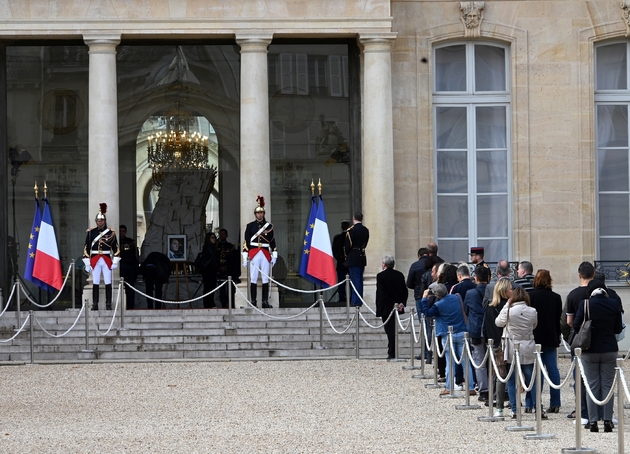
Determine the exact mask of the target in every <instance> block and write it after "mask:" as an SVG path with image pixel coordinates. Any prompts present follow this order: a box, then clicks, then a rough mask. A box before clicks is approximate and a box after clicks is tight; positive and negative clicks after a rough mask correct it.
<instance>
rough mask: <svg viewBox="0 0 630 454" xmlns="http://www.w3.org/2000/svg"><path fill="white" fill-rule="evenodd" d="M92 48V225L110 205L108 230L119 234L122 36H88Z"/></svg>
mask: <svg viewBox="0 0 630 454" xmlns="http://www.w3.org/2000/svg"><path fill="white" fill-rule="evenodd" d="M83 40H84V41H85V44H87V45H88V47H89V48H90V51H89V54H90V75H89V117H88V118H89V125H88V127H89V138H88V147H89V158H88V169H89V174H88V201H89V207H88V215H89V222H88V225H89V226H92V227H94V226H95V225H96V224H95V223H94V217H95V215H96V213H98V207H99V205H98V204H99V203H101V202H105V203H107V215H106V216H107V226H108V227H109V228H113V229H115V230H118V219H119V206H120V205H119V195H118V194H119V188H118V96H117V85H116V84H117V81H116V46H117V45H118V44H119V43H120V35H116V34H111V35H110V34H108V35H100V34H99V35H84V36H83Z"/></svg>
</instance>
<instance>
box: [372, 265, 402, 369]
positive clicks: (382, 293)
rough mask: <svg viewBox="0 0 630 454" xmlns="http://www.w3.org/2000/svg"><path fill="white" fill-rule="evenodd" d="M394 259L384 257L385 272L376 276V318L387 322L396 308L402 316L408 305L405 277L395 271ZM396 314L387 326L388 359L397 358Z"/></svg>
mask: <svg viewBox="0 0 630 454" xmlns="http://www.w3.org/2000/svg"><path fill="white" fill-rule="evenodd" d="M395 263H396V262H395V260H394V257H392V256H391V255H386V256H385V257H383V271H381V272H380V273H378V274H377V275H376V316H377V317H381V320H383V322H385V321H386V320H387V318H388V317H389V314H390V313H391V312H392V309H394V307H396V309H397V310H398V313H400V314H402V313H403V312H404V311H405V306H406V305H407V297H408V295H409V293H408V292H409V290H407V285H406V284H405V276H403V274H402V273H401V272H400V271H397V270H395V269H394V265H395ZM396 323H397V322H396V314H392V316H391V318H390V319H389V321H388V322H387V323H386V324H385V326H384V328H385V333H386V334H387V359H388V360H389V359H394V358H396V349H395V342H396Z"/></svg>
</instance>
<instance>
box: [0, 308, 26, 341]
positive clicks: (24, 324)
mask: <svg viewBox="0 0 630 454" xmlns="http://www.w3.org/2000/svg"><path fill="white" fill-rule="evenodd" d="M30 317H31V314H28V315H27V316H26V320H24V323H22V326H20V329H18V331H17V333H15V335H14V336H13V337H11V338H9V339H5V340H0V342H11V341H12V340H13V339H15V338H16V337H18V334H20V333H21V332H22V331H23V330H24V327H25V326H26V322H28V319H29V318H30Z"/></svg>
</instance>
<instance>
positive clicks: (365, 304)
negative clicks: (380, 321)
mask: <svg viewBox="0 0 630 454" xmlns="http://www.w3.org/2000/svg"><path fill="white" fill-rule="evenodd" d="M350 285H351V286H352V290H354V293H356V295H357V297H358V298H359V299H360V300H361V303H362V304H363V306H364V307H367V308H368V310H369V311H370V312H371V313H372V314H373V315H376V312H375V311H374V309H372V308H371V307H370V306H368V305H367V303H366V302H365V300H364V299H363V297H362V296H361V295H359V292H358V291H357V288H356V287H355V286H354V282H352V281H350Z"/></svg>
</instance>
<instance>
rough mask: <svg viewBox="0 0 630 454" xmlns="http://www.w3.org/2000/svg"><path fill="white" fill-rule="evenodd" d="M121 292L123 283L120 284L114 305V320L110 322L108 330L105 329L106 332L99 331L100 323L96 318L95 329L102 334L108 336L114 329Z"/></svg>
mask: <svg viewBox="0 0 630 454" xmlns="http://www.w3.org/2000/svg"><path fill="white" fill-rule="evenodd" d="M121 292H122V283H120V284H118V295H117V296H116V305H115V306H114V310H113V311H112V321H111V322H110V324H109V328H107V331H105V332H104V333H103V332H101V331H99V329H98V324H97V323H96V320H94V329H95V330H96V332H97V333H99V334H100V335H101V336H107V335H108V334H109V332H110V331H111V330H112V326H114V321H115V320H116V314H117V313H118V303H120V294H121Z"/></svg>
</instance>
